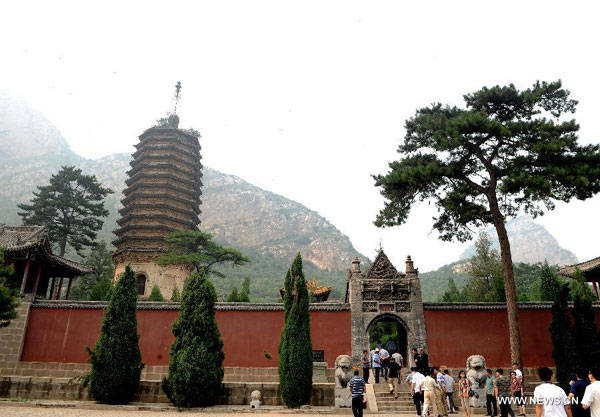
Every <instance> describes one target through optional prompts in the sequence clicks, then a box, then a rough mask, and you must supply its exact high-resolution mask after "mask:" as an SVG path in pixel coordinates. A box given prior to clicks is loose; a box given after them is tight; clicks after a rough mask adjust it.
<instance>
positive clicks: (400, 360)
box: [392, 352, 404, 368]
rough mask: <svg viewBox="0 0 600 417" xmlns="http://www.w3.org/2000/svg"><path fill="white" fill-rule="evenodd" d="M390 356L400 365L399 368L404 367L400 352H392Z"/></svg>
mask: <svg viewBox="0 0 600 417" xmlns="http://www.w3.org/2000/svg"><path fill="white" fill-rule="evenodd" d="M392 358H394V360H395V361H396V363H397V364H398V365H400V368H404V358H403V357H402V355H401V354H400V353H398V352H394V353H392Z"/></svg>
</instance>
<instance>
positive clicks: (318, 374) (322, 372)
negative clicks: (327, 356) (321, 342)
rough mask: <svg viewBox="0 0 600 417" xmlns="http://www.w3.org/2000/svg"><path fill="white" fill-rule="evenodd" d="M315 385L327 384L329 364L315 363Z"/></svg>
mask: <svg viewBox="0 0 600 417" xmlns="http://www.w3.org/2000/svg"><path fill="white" fill-rule="evenodd" d="M312 380H313V383H314V382H327V362H313V379H312Z"/></svg>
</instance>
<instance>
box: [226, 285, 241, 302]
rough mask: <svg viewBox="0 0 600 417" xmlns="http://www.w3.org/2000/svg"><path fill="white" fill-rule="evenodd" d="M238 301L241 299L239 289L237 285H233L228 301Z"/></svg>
mask: <svg viewBox="0 0 600 417" xmlns="http://www.w3.org/2000/svg"><path fill="white" fill-rule="evenodd" d="M238 301H240V295H239V293H238V289H237V287H233V289H232V290H231V292H230V293H229V295H228V296H227V302H228V303H237V302H238Z"/></svg>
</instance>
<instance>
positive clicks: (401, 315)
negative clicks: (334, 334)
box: [346, 251, 427, 365]
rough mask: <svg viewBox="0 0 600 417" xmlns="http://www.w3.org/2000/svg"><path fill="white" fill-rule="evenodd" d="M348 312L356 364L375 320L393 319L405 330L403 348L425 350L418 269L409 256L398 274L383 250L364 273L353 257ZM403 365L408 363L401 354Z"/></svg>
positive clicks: (407, 357) (366, 345)
mask: <svg viewBox="0 0 600 417" xmlns="http://www.w3.org/2000/svg"><path fill="white" fill-rule="evenodd" d="M346 298H347V300H348V302H349V303H350V309H351V314H352V357H353V358H354V360H355V361H356V362H357V363H359V362H360V358H361V355H362V352H363V350H368V348H369V336H368V330H369V327H370V326H371V325H372V324H373V323H376V322H377V321H378V320H382V319H383V318H386V319H388V320H395V321H396V322H398V323H400V325H402V326H403V328H404V330H405V331H406V348H407V353H408V354H409V355H410V349H411V348H412V347H417V348H424V349H425V350H426V351H427V332H426V329H425V316H424V315H423V301H422V298H421V284H420V282H419V272H418V270H417V269H415V268H414V265H413V261H412V260H411V258H410V256H409V257H408V258H407V260H406V272H405V273H400V272H398V271H397V270H396V268H395V267H394V266H393V265H392V263H391V262H390V260H389V259H388V257H387V256H386V255H385V253H384V252H383V251H381V252H379V254H378V255H377V258H376V259H375V262H374V263H373V266H372V267H371V269H370V270H369V273H368V274H367V276H365V275H363V274H362V273H361V271H360V262H359V260H358V258H354V261H353V262H352V270H351V271H349V273H348V293H347V295H346ZM405 360H406V364H407V365H408V364H410V363H412V357H411V356H405Z"/></svg>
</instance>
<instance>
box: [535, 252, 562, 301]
mask: <svg viewBox="0 0 600 417" xmlns="http://www.w3.org/2000/svg"><path fill="white" fill-rule="evenodd" d="M561 287H562V284H561V282H560V280H559V278H558V275H557V273H556V270H555V269H554V268H552V267H551V266H550V265H548V262H547V261H546V262H544V265H542V269H541V270H540V301H553V300H555V299H556V297H557V295H558V294H559V292H560V291H561Z"/></svg>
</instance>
